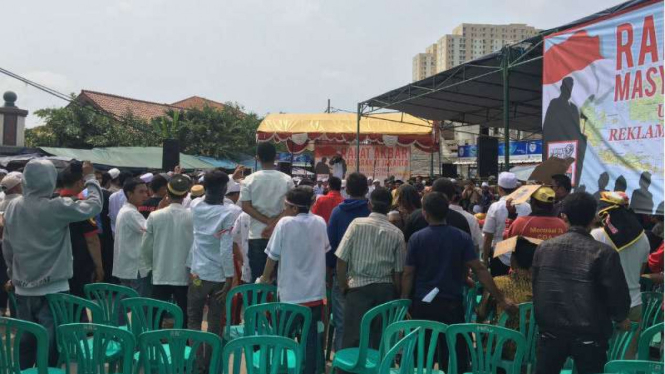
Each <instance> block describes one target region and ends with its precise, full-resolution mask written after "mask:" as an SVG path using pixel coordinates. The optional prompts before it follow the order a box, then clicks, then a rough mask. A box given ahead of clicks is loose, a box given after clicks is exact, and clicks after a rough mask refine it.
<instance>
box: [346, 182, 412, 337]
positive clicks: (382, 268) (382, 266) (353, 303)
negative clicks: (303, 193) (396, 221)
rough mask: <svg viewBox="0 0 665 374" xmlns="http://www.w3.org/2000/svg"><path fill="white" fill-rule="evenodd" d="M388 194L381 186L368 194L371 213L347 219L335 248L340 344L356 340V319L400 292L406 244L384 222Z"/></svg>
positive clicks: (358, 328) (376, 332)
mask: <svg viewBox="0 0 665 374" xmlns="http://www.w3.org/2000/svg"><path fill="white" fill-rule="evenodd" d="M391 200H392V196H391V195H390V192H389V191H388V190H386V189H385V188H377V189H375V190H374V191H373V192H372V193H371V195H370V202H369V204H370V208H371V210H372V213H371V214H370V215H369V217H367V218H356V219H355V220H353V222H351V225H350V226H349V228H348V229H347V231H346V233H345V234H344V237H343V238H342V241H341V242H340V244H339V247H338V248H337V251H336V252H335V255H336V256H337V257H338V260H337V280H338V282H339V287H340V289H341V290H342V292H343V293H344V294H345V295H346V307H345V310H344V336H343V338H342V348H349V347H357V346H358V344H359V343H360V321H361V319H362V317H363V315H364V314H365V313H366V312H367V311H369V310H370V309H372V308H374V307H375V306H377V305H380V304H383V303H386V302H388V301H391V300H393V299H395V297H396V296H397V295H399V292H400V289H399V288H400V282H401V279H400V277H401V274H402V271H403V269H404V259H405V255H406V245H405V242H404V234H402V231H401V230H400V229H398V228H397V227H395V226H393V225H392V224H391V223H390V222H388V216H387V215H386V214H387V213H388V211H389V210H390V205H391ZM380 338H381V331H372V335H371V336H370V347H371V348H376V349H378V347H379V343H380Z"/></svg>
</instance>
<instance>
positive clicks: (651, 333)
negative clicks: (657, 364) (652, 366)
mask: <svg viewBox="0 0 665 374" xmlns="http://www.w3.org/2000/svg"><path fill="white" fill-rule="evenodd" d="M663 328H664V325H663V322H661V323H657V324H655V325H653V326H651V327H649V328H648V329H646V330H643V331H642V332H641V333H640V340H639V343H638V344H637V358H638V359H640V360H645V361H646V360H649V359H650V358H651V357H650V354H649V353H650V350H651V343H652V342H653V341H654V337H656V336H657V335H660V341H661V343H662V341H663ZM660 360H661V361H662V360H663V357H661V358H660Z"/></svg>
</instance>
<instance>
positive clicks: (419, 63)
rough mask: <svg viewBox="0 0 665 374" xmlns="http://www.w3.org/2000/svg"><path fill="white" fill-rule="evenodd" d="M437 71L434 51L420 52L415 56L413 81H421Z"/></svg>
mask: <svg viewBox="0 0 665 374" xmlns="http://www.w3.org/2000/svg"><path fill="white" fill-rule="evenodd" d="M435 72H436V55H435V54H433V53H418V54H417V55H415V56H414V57H413V72H412V76H413V81H414V82H415V81H419V80H421V79H425V78H427V77H429V76H432V75H434V74H435Z"/></svg>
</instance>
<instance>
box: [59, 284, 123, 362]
mask: <svg viewBox="0 0 665 374" xmlns="http://www.w3.org/2000/svg"><path fill="white" fill-rule="evenodd" d="M46 300H47V301H48V304H49V308H50V309H51V313H52V314H53V322H54V326H55V327H56V334H55V335H56V341H58V340H57V339H58V330H57V327H58V326H61V325H66V324H71V323H81V322H84V321H83V320H82V318H83V316H84V315H86V313H87V311H88V310H89V311H90V315H91V316H92V322H93V323H103V322H104V321H105V319H104V313H103V312H102V308H100V306H99V305H98V304H97V303H94V302H92V301H90V300H86V299H83V298H81V297H78V296H74V295H70V294H65V293H56V294H51V295H46ZM92 343H93V342H92V340H88V344H92ZM107 347H108V351H107V352H106V357H107V359H110V360H114V359H117V358H119V356H120V349H119V347H118V346H117V345H115V344H109V345H108V346H107ZM57 348H58V353H59V354H60V362H63V360H64V356H63V355H64V352H63V351H62V347H61V346H60V345H59V344H58V347H57Z"/></svg>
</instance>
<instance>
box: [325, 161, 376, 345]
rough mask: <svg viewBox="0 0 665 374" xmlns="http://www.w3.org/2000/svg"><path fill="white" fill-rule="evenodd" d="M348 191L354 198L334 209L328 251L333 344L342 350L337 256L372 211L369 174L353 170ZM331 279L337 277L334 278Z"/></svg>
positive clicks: (341, 320)
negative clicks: (341, 245) (359, 220)
mask: <svg viewBox="0 0 665 374" xmlns="http://www.w3.org/2000/svg"><path fill="white" fill-rule="evenodd" d="M346 192H347V193H348V194H349V196H350V198H348V199H345V200H344V202H343V203H341V204H340V205H338V206H337V207H336V208H335V209H333V211H332V214H331V215H330V220H329V221H328V240H329V241H330V247H331V249H332V250H331V251H330V252H328V253H326V267H327V268H328V278H329V282H331V283H332V284H331V287H332V308H333V319H334V321H333V323H334V324H335V336H334V341H333V346H334V348H335V351H339V350H340V349H342V337H343V336H344V295H342V291H341V290H340V289H339V286H338V283H337V279H336V278H335V267H336V266H337V257H336V256H335V251H336V250H337V246H338V245H339V243H340V242H341V241H342V238H343V237H344V233H346V229H347V228H348V227H349V225H350V224H351V221H353V220H354V219H356V218H364V217H368V216H369V214H370V213H371V212H370V210H369V205H367V200H366V199H365V196H366V195H367V177H365V176H364V175H363V174H361V173H352V174H351V175H349V176H348V178H347V179H346ZM330 278H333V279H332V280H330Z"/></svg>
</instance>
